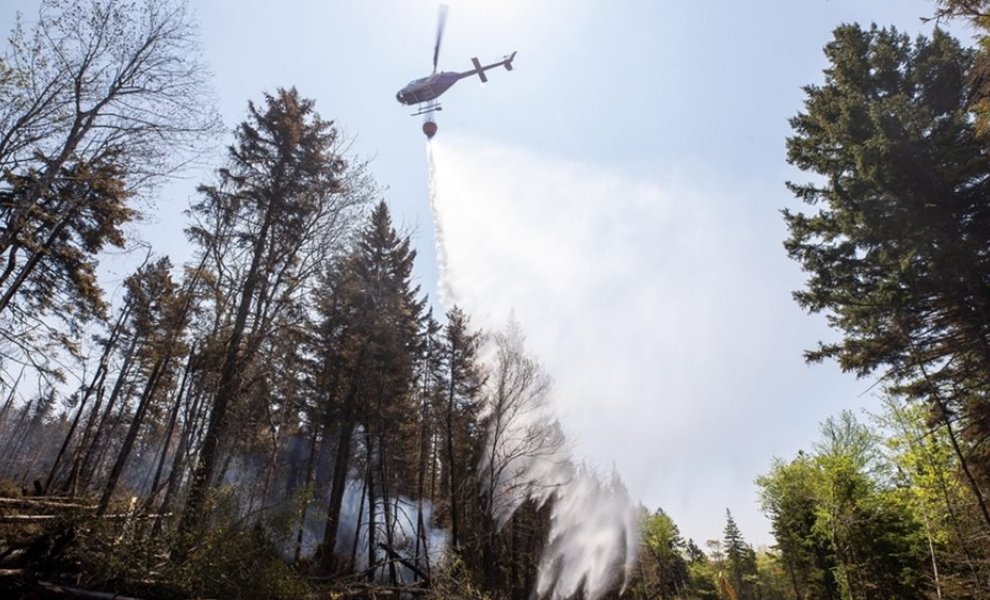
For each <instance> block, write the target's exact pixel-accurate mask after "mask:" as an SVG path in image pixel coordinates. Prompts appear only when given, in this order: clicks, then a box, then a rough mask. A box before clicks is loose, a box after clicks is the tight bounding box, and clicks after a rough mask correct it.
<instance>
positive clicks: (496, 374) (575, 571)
mask: <svg viewBox="0 0 990 600" xmlns="http://www.w3.org/2000/svg"><path fill="white" fill-rule="evenodd" d="M444 152H445V147H441V146H438V145H437V144H436V143H428V144H427V158H428V162H429V170H430V172H429V185H430V207H431V209H432V211H433V222H434V232H435V240H436V254H437V262H438V270H439V282H440V283H439V285H440V289H441V293H440V296H441V301H442V302H443V303H444V304H445V305H447V306H451V305H452V304H454V299H455V295H456V289H457V287H458V284H461V285H465V284H467V285H470V283H469V282H467V281H466V280H465V278H466V277H471V276H473V274H470V273H465V274H463V275H462V274H459V273H457V272H456V270H452V268H451V267H452V265H451V262H450V259H451V257H450V256H449V255H448V247H447V237H446V236H445V231H444V226H445V224H447V223H449V221H445V216H448V215H445V214H444V207H445V206H447V207H449V206H451V204H450V202H471V201H472V198H470V197H463V196H459V197H458V198H456V199H445V198H444V197H443V193H444V189H443V188H442V186H441V185H440V181H439V180H438V177H437V173H438V170H439V169H441V168H443V164H444V161H443V160H442V157H443V153H444ZM438 155H439V158H440V159H441V160H439V161H438V160H437V159H438ZM477 208H478V209H479V210H481V209H482V207H477ZM487 316H488V315H482V317H487ZM482 360H483V362H485V363H486V366H487V367H488V369H487V371H488V373H489V374H490V375H489V378H488V382H487V384H486V386H487V387H486V391H485V406H484V409H483V410H484V411H485V413H486V414H485V417H486V419H487V422H488V423H489V426H488V427H489V429H488V432H487V439H486V442H485V450H484V456H483V458H482V461H481V464H480V465H479V472H480V473H481V474H482V480H483V482H482V487H483V488H484V489H483V494H487V496H486V497H485V498H483V504H484V505H486V506H487V507H488V509H487V510H488V512H489V514H490V516H491V518H493V519H494V521H495V523H496V525H497V527H498V528H500V529H501V528H502V527H503V526H504V525H506V524H507V523H508V522H509V521H510V519H511V518H512V516H513V514H514V513H515V511H516V510H517V509H518V508H519V507H520V506H522V505H523V504H524V503H525V502H526V501H527V500H529V501H532V502H534V503H536V504H537V505H538V506H544V505H548V504H549V506H550V507H551V516H550V520H551V522H550V531H549V533H548V536H547V539H546V540H545V541H546V547H545V549H544V551H543V555H542V556H541V557H540V562H539V569H538V573H537V583H536V588H537V589H536V590H534V593H535V594H537V595H538V596H540V597H550V598H554V599H555V600H556V599H558V598H559V599H563V598H570V597H574V596H576V595H583V596H584V597H585V598H588V599H589V600H597V599H598V598H601V597H602V596H603V595H605V594H606V593H608V592H610V591H612V590H614V589H616V588H617V587H619V586H621V587H622V588H623V589H624V588H625V584H626V582H627V581H628V578H629V576H630V574H631V572H632V569H633V566H634V563H635V560H636V551H637V549H638V547H639V511H638V509H637V508H636V505H635V503H634V502H633V501H632V500H631V498H630V497H629V494H628V492H627V491H626V488H625V486H624V485H623V483H622V481H621V480H620V479H619V476H618V474H617V473H616V472H615V470H614V469H613V470H612V472H611V474H610V475H609V476H608V477H603V476H602V475H601V474H599V473H597V472H596V471H595V470H594V469H592V468H589V467H587V466H586V465H583V464H581V463H579V462H578V461H575V460H574V458H573V456H572V451H571V449H570V446H569V444H568V443H567V440H566V438H565V435H564V431H563V428H562V427H561V425H560V423H559V422H558V420H557V419H556V417H555V415H554V411H553V403H552V402H551V393H552V389H551V385H550V379H549V377H548V376H547V375H546V373H545V372H544V371H543V370H542V367H541V366H540V365H539V363H538V362H537V361H536V360H535V359H533V358H531V357H529V356H528V355H527V354H526V352H525V350H524V347H523V336H522V328H521V327H520V326H519V325H518V324H517V323H516V322H515V320H514V318H512V317H510V321H509V324H508V325H507V326H505V327H504V328H503V329H502V330H501V331H499V332H496V333H494V334H493V335H491V336H490V343H489V345H488V347H487V348H486V349H485V352H484V354H483V356H482Z"/></svg>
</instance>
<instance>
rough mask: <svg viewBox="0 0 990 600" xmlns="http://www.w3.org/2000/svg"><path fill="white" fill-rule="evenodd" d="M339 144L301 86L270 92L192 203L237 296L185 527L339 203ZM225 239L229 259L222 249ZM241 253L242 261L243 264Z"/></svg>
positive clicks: (197, 230)
mask: <svg viewBox="0 0 990 600" xmlns="http://www.w3.org/2000/svg"><path fill="white" fill-rule="evenodd" d="M336 142H337V132H336V130H335V129H334V128H333V125H332V124H331V123H330V122H328V121H324V120H322V119H321V118H320V116H319V115H318V114H317V113H316V112H315V110H314V107H313V102H312V101H311V100H306V99H304V98H302V97H300V96H299V93H298V92H297V91H296V90H295V89H290V90H279V91H278V92H277V93H276V94H275V95H266V96H265V103H264V106H262V107H260V108H259V107H257V106H255V105H254V103H249V105H248V118H247V120H246V121H244V122H243V123H241V124H240V126H239V127H238V128H237V131H236V136H235V143H234V145H233V146H231V148H230V150H229V152H228V157H229V158H228V166H227V167H225V168H222V169H220V170H219V171H218V177H219V185H216V186H201V187H200V192H201V193H202V195H203V200H202V201H201V202H200V203H199V204H197V205H196V206H194V207H193V214H194V215H196V216H198V218H199V219H200V223H199V224H197V225H196V226H194V227H192V228H190V229H189V233H190V235H191V236H192V237H193V239H194V240H195V241H197V242H199V243H200V244H201V245H202V247H203V252H204V253H208V254H212V255H215V256H217V257H218V259H217V260H221V259H225V260H226V261H227V262H228V264H217V265H215V268H216V269H217V270H218V271H219V272H228V273H234V276H236V279H235V280H234V281H232V282H231V284H232V287H233V289H235V290H237V292H236V297H237V300H236V303H235V305H236V310H235V312H234V315H233V320H232V322H231V323H230V324H229V326H228V327H227V328H226V331H225V338H226V339H225V342H224V343H223V347H224V350H223V357H222V362H221V363H220V364H221V366H220V369H219V380H218V382H217V385H216V392H215V394H214V396H213V401H212V404H211V408H210V418H209V425H208V428H207V430H206V432H205V434H204V437H203V442H202V449H201V451H200V454H199V461H198V463H197V466H196V472H195V476H194V477H193V480H192V484H191V488H190V491H189V495H188V498H187V501H186V508H185V513H184V516H183V527H184V529H185V530H187V531H188V530H190V528H191V527H192V526H193V525H195V524H196V523H197V522H198V521H199V519H200V518H201V516H202V510H203V503H204V501H205V498H206V492H207V490H208V489H209V487H210V484H211V480H212V477H213V476H214V474H215V472H216V467H217V464H218V459H219V454H220V444H221V442H222V440H223V439H224V436H225V433H226V429H227V426H228V422H229V417H230V414H229V411H230V403H231V401H232V400H233V399H234V398H235V397H238V396H239V392H240V391H241V385H242V383H243V375H244V372H245V369H246V367H247V366H248V365H249V364H250V363H251V361H253V360H254V359H255V357H256V355H257V351H258V348H259V347H260V344H261V342H262V341H263V340H264V339H265V338H266V336H267V333H268V332H269V331H270V330H271V326H272V323H273V320H272V316H273V315H274V314H275V313H274V312H273V307H274V306H276V305H275V304H274V301H276V300H278V299H280V298H282V297H283V296H284V295H285V294H286V286H288V285H290V284H292V283H293V282H294V281H295V280H296V277H297V275H298V269H299V267H300V264H301V256H302V253H303V248H304V246H305V245H306V243H307V242H310V241H316V242H319V241H322V240H319V239H316V240H313V239H311V238H312V237H314V236H315V232H316V231H318V230H319V227H320V223H322V222H325V221H326V220H327V219H329V218H332V217H333V216H334V215H335V214H337V212H338V211H340V210H341V209H342V208H341V207H340V206H339V205H338V201H339V199H340V197H341V196H342V193H341V185H340V174H341V173H342V172H343V170H344V169H345V166H346V165H345V162H344V160H343V158H342V157H341V156H340V155H339V154H338V152H337V147H336ZM204 224H205V225H207V226H204ZM225 245H229V246H227V248H226V249H225V250H227V251H230V252H232V255H230V256H224V255H223V254H221V253H220V252H219V250H220V248H222V247H223V246H225ZM236 251H239V253H237V254H233V253H234V252H236ZM238 256H241V257H243V258H242V261H241V262H240V264H238V263H237V258H238ZM230 263H233V264H230ZM235 265H236V268H235ZM249 319H250V323H249Z"/></svg>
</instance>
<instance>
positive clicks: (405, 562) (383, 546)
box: [378, 542, 430, 585]
mask: <svg viewBox="0 0 990 600" xmlns="http://www.w3.org/2000/svg"><path fill="white" fill-rule="evenodd" d="M378 546H379V547H380V548H381V549H382V550H384V551H385V554H387V555H388V557H389V558H391V559H392V560H397V561H399V562H400V563H402V564H403V565H404V566H405V567H406V568H408V569H409V570H410V571H412V572H413V573H415V574H416V575H419V578H420V579H422V580H423V581H425V582H426V585H430V576H429V575H427V574H426V573H424V572H423V570H422V569H420V568H419V567H418V566H416V565H414V564H413V563H412V562H410V561H408V560H406V559H405V558H404V557H403V556H402V555H401V554H399V553H398V552H396V551H395V550H393V549H392V548H391V547H390V546H389V545H388V544H385V543H382V542H379V544H378Z"/></svg>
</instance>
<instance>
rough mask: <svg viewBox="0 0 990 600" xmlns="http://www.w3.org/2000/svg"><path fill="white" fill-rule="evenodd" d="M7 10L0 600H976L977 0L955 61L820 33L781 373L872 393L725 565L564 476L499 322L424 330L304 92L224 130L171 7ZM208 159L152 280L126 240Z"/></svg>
mask: <svg viewBox="0 0 990 600" xmlns="http://www.w3.org/2000/svg"><path fill="white" fill-rule="evenodd" d="M40 5H41V8H40V10H39V12H38V13H37V15H36V16H32V17H30V18H24V19H23V20H22V21H19V22H18V23H17V24H16V26H15V27H14V28H13V30H12V31H11V33H10V38H9V41H8V44H7V46H6V48H5V50H4V53H3V54H2V56H0V222H2V229H0V594H2V595H3V596H4V597H25V598H66V597H74V598H148V599H152V598H163V599H164V598H188V597H200V598H203V597H208V598H324V597H327V598H329V597H333V598H342V597H345V596H346V597H358V598H364V597H369V598H370V597H396V598H398V597H407V598H467V599H477V600H484V599H491V600H496V599H502V598H506V599H509V598H511V599H512V600H522V599H527V598H588V599H589V600H599V599H600V598H617V597H631V598H635V599H636V600H653V599H682V600H688V599H699V600H805V599H826V600H833V599H834V600H885V599H895V598H917V599H919V600H920V599H929V598H937V599H939V600H941V599H943V598H946V599H950V598H960V599H970V598H972V599H978V598H990V506H988V504H990V499H988V498H987V496H986V495H987V494H990V444H988V443H987V442H988V439H990V138H988V133H990V76H988V73H990V1H988V0H937V1H934V2H933V3H932V17H933V18H936V19H938V20H940V22H942V21H943V20H944V21H945V22H949V21H952V22H959V23H965V24H967V25H969V26H971V27H973V28H975V30H976V31H978V32H981V35H983V37H982V38H981V39H982V42H981V43H978V44H977V45H976V46H975V47H967V46H965V45H963V44H962V43H960V41H958V40H956V39H954V38H953V37H952V36H951V35H949V34H948V33H946V32H945V31H943V30H942V29H939V28H936V29H935V30H934V33H933V34H932V35H931V36H930V37H924V36H922V37H918V38H917V39H912V38H910V37H909V36H907V35H905V34H903V33H901V32H898V31H897V30H895V29H893V28H889V27H881V26H877V25H873V26H869V27H866V26H861V25H857V24H844V25H840V26H838V27H837V28H836V29H835V30H834V34H833V39H832V40H831V41H830V42H829V43H828V44H827V45H826V46H825V48H824V52H825V56H826V57H827V60H828V65H829V66H828V68H827V69H826V70H825V71H824V73H823V80H822V81H820V82H818V83H811V82H809V84H808V85H807V86H806V87H805V88H804V105H803V108H801V110H800V111H799V112H798V114H797V115H796V116H793V117H792V118H791V120H790V126H791V131H792V133H791V136H790V137H788V138H787V140H786V141H785V140H781V143H782V144H784V143H786V149H787V160H788V161H789V163H790V164H791V165H793V166H794V167H796V168H797V169H798V170H800V171H802V172H803V173H804V175H805V176H806V178H805V180H802V181H795V182H792V183H789V184H788V187H789V189H790V191H791V192H792V193H793V195H794V196H795V197H796V198H797V199H798V200H799V201H801V202H803V203H804V204H805V205H806V209H805V210H802V211H797V210H790V209H783V210H782V211H781V217H782V219H783V220H784V222H785V224H786V227H787V232H788V237H787V239H785V240H781V241H782V243H783V248H782V251H783V252H785V253H786V254H787V255H788V256H789V257H790V259H792V260H793V261H794V262H795V263H796V264H797V265H799V266H800V268H801V269H802V270H803V271H804V274H805V276H806V280H805V285H804V287H803V288H802V289H799V290H797V291H795V292H794V300H795V301H796V302H797V303H798V305H800V307H802V308H803V309H805V310H806V311H807V312H809V313H812V314H820V315H824V317H825V318H826V319H827V321H828V323H829V325H830V326H831V328H832V329H833V331H834V332H835V333H836V334H837V336H838V337H837V338H836V341H831V342H827V343H826V342H822V343H819V345H818V346H817V347H815V348H813V349H811V350H808V351H807V353H806V356H805V358H806V359H807V360H808V361H809V362H821V361H835V362H836V363H838V365H839V366H840V367H841V368H842V369H843V370H844V371H847V372H850V373H853V374H855V375H856V376H859V377H862V378H864V379H866V380H867V381H870V382H872V389H873V390H874V391H875V392H876V393H879V394H881V395H882V397H883V403H882V406H883V408H882V410H881V411H878V412H876V413H875V414H865V415H859V414H856V413H852V412H841V413H839V414H837V415H834V416H833V417H831V418H829V419H827V420H825V421H824V422H823V423H822V424H821V426H820V437H819V438H818V439H817V440H808V447H807V449H805V450H802V451H800V452H798V453H797V454H796V455H795V456H792V457H784V458H781V457H778V458H770V457H768V461H767V468H766V472H765V473H764V474H762V475H761V476H760V477H758V479H757V480H756V481H755V482H754V495H756V496H758V498H759V503H760V505H761V507H762V510H763V512H764V513H765V514H766V516H767V518H768V519H769V522H770V525H771V530H772V534H773V538H774V543H773V544H772V545H770V546H762V545H761V546H759V547H757V546H754V545H753V544H751V543H749V542H747V541H746V538H745V536H744V533H743V532H742V531H741V530H740V528H739V526H738V525H737V523H736V521H735V519H734V518H733V515H732V512H731V509H732V507H728V508H727V509H726V511H725V514H724V515H712V521H713V522H717V523H720V524H721V530H722V532H723V536H722V537H721V538H719V539H709V540H693V539H685V538H684V537H683V536H682V535H681V533H680V531H679V529H678V526H677V524H676V523H675V522H674V520H673V519H672V518H671V517H670V516H669V515H668V513H667V512H665V511H664V510H663V509H662V508H660V507H645V506H642V505H637V504H635V503H633V502H632V501H631V500H630V499H629V497H628V494H627V492H626V490H625V488H624V486H623V484H622V481H621V479H620V478H619V476H618V475H617V474H616V473H611V474H603V473H599V472H597V471H595V470H594V469H591V468H588V467H586V466H584V465H582V464H580V463H578V462H577V461H575V460H574V459H573V458H572V457H571V454H570V449H569V445H568V441H567V439H566V436H565V433H564V431H563V427H562V425H561V424H560V423H559V422H558V421H557V419H556V417H555V415H554V413H553V410H552V402H551V398H552V389H553V382H552V381H551V378H550V376H549V375H548V373H547V372H546V370H545V369H544V367H543V366H542V364H541V362H540V358H539V357H537V356H535V355H533V354H532V353H531V352H530V351H529V350H528V349H527V347H526V339H525V333H524V332H523V331H522V329H521V327H520V326H519V325H518V324H517V323H514V322H509V323H507V324H505V326H504V327H503V328H502V329H500V330H498V331H481V330H479V329H478V328H476V327H475V326H474V325H473V324H472V320H471V316H470V315H468V314H466V312H465V311H463V310H462V309H460V308H458V307H456V306H454V307H451V308H450V309H449V310H448V311H447V312H446V314H442V315H441V314H434V313H433V311H432V310H431V309H430V306H431V304H430V302H429V298H428V297H427V296H426V294H425V293H424V292H423V291H422V290H421V289H420V288H419V287H418V286H416V285H415V283H414V278H413V267H414V263H415V261H416V258H417V257H416V252H415V251H414V250H413V248H412V242H411V237H410V234H407V233H404V232H403V231H401V230H400V228H398V227H397V226H396V225H395V224H394V223H393V219H392V215H391V214H390V210H389V205H388V203H387V202H386V199H384V198H383V196H384V193H383V190H382V189H380V187H379V186H378V184H377V183H376V181H375V179H374V176H373V164H372V163H370V162H368V161H365V160H362V159H359V158H357V157H355V156H353V155H351V154H350V150H349V149H350V140H349V139H347V137H346V136H345V135H344V134H343V133H341V128H340V126H339V125H338V124H337V123H336V122H334V121H333V120H327V119H325V118H324V117H323V116H321V114H320V113H319V112H318V110H317V101H316V100H314V99H312V98H308V97H306V96H305V95H303V93H302V92H300V91H299V90H297V89H295V88H291V87H290V88H280V89H276V90H269V91H259V93H258V97H257V98H255V99H246V106H247V108H246V111H245V114H244V116H243V120H242V121H241V122H240V123H238V124H236V126H235V127H234V128H233V130H232V131H227V130H226V129H225V128H224V126H223V124H222V123H221V122H220V119H219V117H218V115H217V111H216V108H215V106H214V99H213V98H212V97H211V91H210V87H209V75H208V73H209V71H208V65H206V64H204V63H203V62H201V61H200V59H199V56H200V54H199V41H198V39H197V35H196V27H195V20H194V18H193V16H192V14H191V12H190V11H189V8H188V6H187V5H186V4H185V3H184V2H182V1H180V0H160V1H153V0H146V1H138V2H133V3H132V2H123V1H121V0H41V2H40ZM216 139H221V140H223V143H224V144H225V145H226V146H227V150H226V152H225V154H224V159H223V161H222V164H220V165H218V166H215V168H213V170H212V173H211V174H210V176H209V177H208V178H207V179H205V180H203V181H201V182H198V183H199V185H198V187H197V195H196V198H195V200H194V201H193V202H192V203H191V204H190V207H189V209H188V210H187V211H186V222H185V223H183V224H181V225H180V224H176V235H178V229H179V228H180V227H181V229H182V230H183V232H184V235H185V239H186V240H187V242H188V244H189V245H190V246H191V247H192V248H193V249H194V253H193V255H194V258H193V259H192V260H191V261H189V262H187V263H185V264H173V263H172V261H171V260H170V258H169V257H168V256H166V255H163V254H161V253H159V252H158V251H156V249H155V248H149V247H148V245H147V244H144V245H140V242H141V240H135V239H131V238H130V237H129V235H130V232H132V231H133V229H132V228H130V225H131V224H132V223H134V222H135V221H136V220H137V219H140V218H141V217H142V214H143V212H144V211H148V210H151V207H152V206H153V205H154V202H156V201H164V199H163V198H159V197H157V194H159V193H160V190H161V189H162V182H163V181H166V180H168V178H170V177H172V176H174V174H175V173H177V172H179V171H180V170H181V169H182V168H183V167H184V166H186V165H188V164H191V163H195V162H196V161H200V160H202V159H203V157H204V156H205V154H206V151H205V148H206V147H207V145H208V144H209V142H210V141H211V140H216ZM136 244H138V245H140V247H141V248H143V249H142V250H141V252H140V256H138V255H137V254H135V256H137V259H136V261H135V266H134V268H133V270H132V272H131V273H130V274H129V275H128V276H127V277H126V278H125V279H124V280H123V282H122V283H121V284H120V285H119V286H118V288H119V289H111V288H110V287H109V284H108V283H107V282H106V281H105V278H104V277H101V271H100V261H101V259H102V258H103V257H104V256H105V254H106V252H107V251H109V250H112V249H123V248H134V247H135V245H136ZM800 401H801V400H800V399H795V402H800ZM589 545H590V546H591V548H590V549H589V548H587V547H585V546H589ZM582 551H583V553H582Z"/></svg>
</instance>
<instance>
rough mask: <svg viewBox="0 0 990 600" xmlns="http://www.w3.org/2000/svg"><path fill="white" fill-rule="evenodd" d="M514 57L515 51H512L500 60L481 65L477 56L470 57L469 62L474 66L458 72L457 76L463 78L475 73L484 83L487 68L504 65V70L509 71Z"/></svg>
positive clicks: (486, 78)
mask: <svg viewBox="0 0 990 600" xmlns="http://www.w3.org/2000/svg"><path fill="white" fill-rule="evenodd" d="M515 58H516V53H515V52H513V53H512V54H510V55H508V56H506V57H505V58H503V59H502V60H500V61H498V62H493V63H492V64H490V65H483V64H481V63H480V62H479V61H478V59H477V57H475V58H472V59H471V63H472V64H473V65H474V68H473V69H471V70H470V71H464V72H463V73H458V76H459V77H458V79H464V78H465V77H471V76H472V75H477V76H478V79H481V82H482V83H485V82H487V81H488V76H487V75H485V71H487V70H489V69H494V68H495V67H505V70H506V71H511V70H512V61H513V60H514V59H515Z"/></svg>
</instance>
